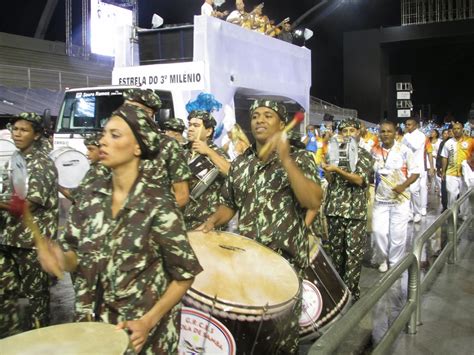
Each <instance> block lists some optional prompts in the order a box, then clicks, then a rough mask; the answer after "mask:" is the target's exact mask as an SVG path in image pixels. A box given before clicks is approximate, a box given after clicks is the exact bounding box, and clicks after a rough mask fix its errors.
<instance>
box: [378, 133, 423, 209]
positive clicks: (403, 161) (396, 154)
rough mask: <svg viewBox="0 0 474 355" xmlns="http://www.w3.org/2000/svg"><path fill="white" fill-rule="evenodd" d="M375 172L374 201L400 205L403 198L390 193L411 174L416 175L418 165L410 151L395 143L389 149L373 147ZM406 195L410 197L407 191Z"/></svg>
mask: <svg viewBox="0 0 474 355" xmlns="http://www.w3.org/2000/svg"><path fill="white" fill-rule="evenodd" d="M372 156H373V157H374V161H375V162H374V172H375V177H376V179H375V184H376V187H375V201H378V202H383V203H400V202H403V201H404V200H405V198H403V197H401V196H399V195H398V194H397V193H396V192H394V191H392V189H393V187H394V186H397V185H400V184H402V183H404V182H405V181H406V179H407V178H408V177H409V176H410V175H412V174H418V171H419V170H418V169H419V168H418V165H417V164H416V162H415V160H414V158H413V157H414V156H413V153H412V151H411V150H410V149H409V148H408V147H406V146H405V145H403V144H401V143H399V142H395V143H394V144H393V146H392V148H390V149H385V148H383V147H382V146H375V147H374V148H373V149H372ZM387 181H388V182H387ZM405 194H406V195H408V196H409V195H410V193H409V191H408V189H407V190H405Z"/></svg>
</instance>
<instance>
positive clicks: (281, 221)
mask: <svg viewBox="0 0 474 355" xmlns="http://www.w3.org/2000/svg"><path fill="white" fill-rule="evenodd" d="M250 120H251V130H252V135H253V136H254V138H255V140H256V143H255V144H254V145H253V146H252V147H250V148H248V149H247V150H246V151H245V152H244V153H243V154H242V155H240V156H238V157H237V158H236V159H235V160H234V161H233V162H232V165H231V168H230V170H229V175H228V177H227V179H226V182H225V184H224V186H223V188H222V191H221V193H222V194H221V198H220V206H219V207H218V209H217V211H216V213H214V214H213V215H212V216H210V217H209V218H208V219H207V221H206V222H205V223H204V224H203V225H202V226H200V227H199V228H198V229H200V230H203V231H204V232H206V231H210V230H212V229H214V228H215V227H219V226H221V225H224V224H225V223H227V222H228V221H229V220H230V219H231V218H232V217H233V216H234V214H235V213H236V212H238V213H239V225H238V233H239V234H241V235H243V236H246V237H248V238H252V239H255V240H256V241H257V242H260V243H262V244H263V245H266V246H268V247H269V248H271V249H273V250H274V251H276V252H277V253H279V254H280V255H282V256H283V257H284V258H285V259H287V260H288V261H289V262H290V263H291V264H292V265H293V267H294V268H295V270H296V272H297V274H298V275H299V277H300V279H301V278H302V277H303V271H304V270H305V268H306V267H307V266H308V261H309V260H308V252H309V250H308V249H309V245H308V236H307V230H306V226H305V212H306V210H307V209H312V210H318V209H319V206H320V203H321V196H322V190H321V187H320V186H319V179H318V177H317V175H316V174H315V171H316V166H315V163H314V160H313V159H311V157H310V156H309V155H308V154H307V153H306V152H305V151H304V150H301V149H297V150H293V149H291V148H290V145H289V143H288V141H287V139H286V135H285V134H284V133H283V129H284V127H285V124H286V122H287V112H286V108H285V106H284V105H283V104H282V103H281V102H277V101H271V100H265V99H262V100H256V101H255V102H254V103H253V104H252V106H251V107H250ZM264 146H266V147H268V150H267V151H268V152H269V155H268V156H262V157H259V154H260V155H262V151H263V150H264V149H263V147H264ZM269 272H271V270H269ZM300 313H301V298H299V300H298V301H297V302H296V306H295V310H294V312H293V317H292V320H291V322H287V324H285V325H283V326H282V328H281V329H280V332H281V333H280V334H281V337H280V339H279V342H278V344H277V345H276V346H277V348H278V349H279V351H281V352H286V353H296V352H297V351H298V342H299V335H298V330H299V327H298V319H299V316H300Z"/></svg>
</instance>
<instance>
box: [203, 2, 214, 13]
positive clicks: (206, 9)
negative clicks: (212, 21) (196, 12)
mask: <svg viewBox="0 0 474 355" xmlns="http://www.w3.org/2000/svg"><path fill="white" fill-rule="evenodd" d="M213 11H214V9H213V8H212V5H211V4H208V3H207V2H205V3H204V4H203V5H202V6H201V15H206V16H212V12H213Z"/></svg>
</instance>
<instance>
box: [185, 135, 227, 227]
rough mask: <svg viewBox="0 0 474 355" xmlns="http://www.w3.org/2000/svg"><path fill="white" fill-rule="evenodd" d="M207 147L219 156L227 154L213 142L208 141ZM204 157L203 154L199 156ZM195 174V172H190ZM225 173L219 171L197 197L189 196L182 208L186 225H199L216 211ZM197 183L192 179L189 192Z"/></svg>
mask: <svg viewBox="0 0 474 355" xmlns="http://www.w3.org/2000/svg"><path fill="white" fill-rule="evenodd" d="M208 145H209V148H211V149H213V150H214V151H216V152H217V153H219V154H220V155H221V156H223V157H224V158H226V159H227V155H226V153H225V152H224V150H223V149H221V148H219V147H218V146H216V145H215V144H214V143H212V142H211V143H209V142H208ZM187 153H188V157H189V158H191V156H192V151H191V150H188V152H187ZM201 157H202V158H203V159H206V158H205V157H204V156H200V157H199V158H201ZM192 173H193V174H194V175H196V173H197V172H192ZM224 181H225V175H224V174H222V173H219V175H218V176H217V178H216V179H215V180H214V181H213V182H212V184H211V185H210V186H209V187H208V188H207V189H206V191H204V193H203V194H202V195H200V196H199V197H198V198H190V200H189V202H188V204H187V205H186V208H185V210H184V221H185V222H186V227H187V228H188V229H189V230H191V229H195V228H197V227H199V226H200V225H201V224H202V223H204V222H205V221H206V220H207V219H208V218H209V216H210V215H212V214H213V213H214V212H216V210H217V207H218V206H219V196H220V191H221V187H222V185H223V184H224ZM197 183H198V180H197V179H195V178H194V179H192V180H191V182H190V186H189V192H190V194H192V191H193V189H194V188H195V187H196V185H197Z"/></svg>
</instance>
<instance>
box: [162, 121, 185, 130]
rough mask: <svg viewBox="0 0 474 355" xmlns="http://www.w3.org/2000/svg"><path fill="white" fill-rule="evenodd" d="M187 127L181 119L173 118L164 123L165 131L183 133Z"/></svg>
mask: <svg viewBox="0 0 474 355" xmlns="http://www.w3.org/2000/svg"><path fill="white" fill-rule="evenodd" d="M185 128H186V126H185V125H184V122H183V120H182V119H181V118H177V117H171V118H169V119H167V120H166V121H164V122H163V129H165V130H167V131H175V132H179V133H183V132H184V130H185Z"/></svg>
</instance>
